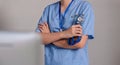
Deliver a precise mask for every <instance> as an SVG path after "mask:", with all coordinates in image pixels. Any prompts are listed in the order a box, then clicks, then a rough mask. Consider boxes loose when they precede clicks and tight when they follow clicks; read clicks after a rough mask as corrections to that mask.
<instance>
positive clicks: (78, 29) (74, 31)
mask: <svg viewBox="0 0 120 65" xmlns="http://www.w3.org/2000/svg"><path fill="white" fill-rule="evenodd" d="M63 32H64V35H65V38H71V37H74V36H81V35H82V26H80V25H73V26H72V27H70V28H69V29H68V30H66V31H63Z"/></svg>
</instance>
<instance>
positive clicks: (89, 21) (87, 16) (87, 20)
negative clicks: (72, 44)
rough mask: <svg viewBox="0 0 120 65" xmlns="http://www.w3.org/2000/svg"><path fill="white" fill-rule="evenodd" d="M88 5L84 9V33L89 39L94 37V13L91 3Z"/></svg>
mask: <svg viewBox="0 0 120 65" xmlns="http://www.w3.org/2000/svg"><path fill="white" fill-rule="evenodd" d="M86 5H87V6H85V8H84V11H83V14H84V23H83V26H82V27H83V35H88V39H94V13H93V9H92V6H91V5H90V4H89V3H87V4H86Z"/></svg>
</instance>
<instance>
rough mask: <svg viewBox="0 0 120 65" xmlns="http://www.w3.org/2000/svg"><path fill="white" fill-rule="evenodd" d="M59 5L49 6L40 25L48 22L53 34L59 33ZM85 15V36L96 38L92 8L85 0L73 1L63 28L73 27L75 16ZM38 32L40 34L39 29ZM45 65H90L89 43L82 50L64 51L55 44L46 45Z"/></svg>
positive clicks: (83, 26)
mask: <svg viewBox="0 0 120 65" xmlns="http://www.w3.org/2000/svg"><path fill="white" fill-rule="evenodd" d="M59 3H60V2H56V3H53V4H51V5H48V6H47V7H46V8H45V9H44V12H43V15H42V17H41V18H40V20H39V22H38V24H40V23H43V22H47V23H48V25H49V27H50V31H51V32H59V29H60V21H59V6H60V5H59ZM76 14H77V15H84V23H83V25H82V28H83V34H84V35H88V39H93V38H94V13H93V9H92V6H91V4H90V3H89V2H87V1H85V0H73V2H72V4H71V6H70V8H69V10H68V12H67V13H66V15H65V18H64V22H63V28H64V29H68V28H70V27H71V26H72V23H73V18H72V16H74V15H76ZM36 32H40V30H39V29H38V27H37V28H36ZM45 65H89V61H88V41H87V42H86V45H85V47H84V48H81V49H74V50H72V49H63V48H59V47H57V46H55V45H53V44H48V45H45Z"/></svg>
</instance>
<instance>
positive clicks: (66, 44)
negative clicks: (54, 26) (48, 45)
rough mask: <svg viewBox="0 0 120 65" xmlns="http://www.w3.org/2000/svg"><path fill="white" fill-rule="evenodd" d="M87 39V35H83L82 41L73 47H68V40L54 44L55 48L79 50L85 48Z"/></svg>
mask: <svg viewBox="0 0 120 65" xmlns="http://www.w3.org/2000/svg"><path fill="white" fill-rule="evenodd" d="M87 39H88V36H87V35H82V39H81V41H80V42H78V43H76V44H75V45H73V46H70V45H68V42H67V39H62V40H58V41H56V42H54V43H53V44H54V45H55V46H58V47H61V48H66V49H79V48H83V47H84V46H85V44H86V41H87Z"/></svg>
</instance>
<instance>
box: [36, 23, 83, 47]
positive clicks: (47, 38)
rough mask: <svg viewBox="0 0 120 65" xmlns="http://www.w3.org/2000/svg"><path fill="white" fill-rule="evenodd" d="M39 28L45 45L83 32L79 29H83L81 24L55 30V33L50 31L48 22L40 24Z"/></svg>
mask: <svg viewBox="0 0 120 65" xmlns="http://www.w3.org/2000/svg"><path fill="white" fill-rule="evenodd" d="M38 28H39V29H40V30H41V33H40V34H41V36H42V41H43V43H44V44H45V45H47V44H50V43H53V42H55V41H58V40H60V39H63V38H65V39H67V38H71V37H73V36H80V35H81V32H82V31H80V30H79V29H81V27H80V26H79V25H76V26H72V27H71V28H69V29H68V30H66V31H62V32H54V33H50V30H49V26H48V24H47V23H46V22H45V23H43V24H39V25H38Z"/></svg>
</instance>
